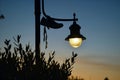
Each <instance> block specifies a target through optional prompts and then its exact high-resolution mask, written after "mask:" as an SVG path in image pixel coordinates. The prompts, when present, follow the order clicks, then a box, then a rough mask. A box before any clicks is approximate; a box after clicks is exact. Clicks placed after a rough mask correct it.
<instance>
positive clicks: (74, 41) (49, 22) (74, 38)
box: [34, 0, 86, 63]
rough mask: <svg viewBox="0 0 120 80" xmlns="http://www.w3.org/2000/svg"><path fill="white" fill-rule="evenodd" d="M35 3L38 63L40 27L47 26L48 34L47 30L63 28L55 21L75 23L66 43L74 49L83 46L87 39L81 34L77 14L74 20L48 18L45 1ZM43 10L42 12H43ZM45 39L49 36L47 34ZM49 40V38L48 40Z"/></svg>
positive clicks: (37, 58)
mask: <svg viewBox="0 0 120 80" xmlns="http://www.w3.org/2000/svg"><path fill="white" fill-rule="evenodd" d="M34 1H35V52H36V63H37V62H39V56H40V25H43V26H45V27H44V32H46V27H47V28H52V29H59V28H61V27H63V24H62V23H57V22H55V21H73V24H72V25H71V26H70V28H69V29H70V35H69V36H68V37H67V38H65V40H66V41H69V42H70V45H72V46H73V47H74V48H77V47H79V46H80V45H81V43H82V41H83V40H85V39H86V38H85V37H84V36H83V35H81V34H80V29H81V27H80V26H79V25H78V24H77V23H76V21H78V19H77V18H75V14H74V15H73V16H74V18H73V19H59V18H53V17H51V16H48V15H47V14H46V13H45V10H44V0H42V3H41V0H34ZM41 9H42V11H41ZM41 13H42V14H43V17H42V19H41ZM45 37H47V35H46V34H45ZM46 39H47V38H46Z"/></svg>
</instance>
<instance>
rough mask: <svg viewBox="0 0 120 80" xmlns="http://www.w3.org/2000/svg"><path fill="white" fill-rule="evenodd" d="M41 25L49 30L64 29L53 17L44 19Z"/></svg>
mask: <svg viewBox="0 0 120 80" xmlns="http://www.w3.org/2000/svg"><path fill="white" fill-rule="evenodd" d="M41 25H44V26H46V27H47V28H48V29H49V28H53V29H58V28H61V27H63V24H62V23H57V22H55V21H54V20H53V19H51V17H47V18H45V17H43V18H42V20H41Z"/></svg>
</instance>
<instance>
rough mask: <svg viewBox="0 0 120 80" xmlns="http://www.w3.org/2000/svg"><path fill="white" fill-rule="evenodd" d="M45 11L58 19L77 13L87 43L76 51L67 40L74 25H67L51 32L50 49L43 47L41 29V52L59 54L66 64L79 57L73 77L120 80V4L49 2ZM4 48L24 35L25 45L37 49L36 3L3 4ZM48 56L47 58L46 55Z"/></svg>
mask: <svg viewBox="0 0 120 80" xmlns="http://www.w3.org/2000/svg"><path fill="white" fill-rule="evenodd" d="M45 11H46V13H47V14H48V15H50V16H52V17H55V18H73V13H74V12H75V13H76V17H77V18H78V21H77V23H78V24H79V25H80V26H81V34H82V35H84V36H85V37H86V38H87V39H86V40H85V41H84V42H83V43H82V45H81V46H80V47H79V48H77V49H75V48H72V47H71V46H70V45H69V43H68V42H67V41H65V40H64V39H65V38H66V37H67V36H68V35H69V34H70V32H69V26H70V25H71V24H72V23H73V22H58V23H63V24H64V26H63V28H60V29H49V30H47V33H48V48H47V49H46V50H45V48H44V47H45V43H43V41H42V40H43V37H42V35H43V26H41V51H45V52H46V53H49V52H51V51H54V50H55V51H56V59H57V60H58V61H60V62H61V61H64V60H65V58H69V57H70V56H71V54H72V51H74V52H75V53H78V57H77V58H76V63H75V65H74V66H73V67H74V68H73V72H72V75H74V76H80V77H81V78H84V79H85V80H104V78H105V77H108V78H109V79H110V80H120V42H119V41H120V0H45ZM1 14H4V16H5V19H0V48H1V47H3V46H4V40H5V39H11V40H12V41H11V43H12V42H13V41H14V40H13V36H14V37H16V36H17V35H19V34H20V35H21V36H22V38H21V40H22V43H23V44H24V45H25V44H27V43H29V42H30V45H31V48H32V49H33V50H34V46H35V16H34V0H0V15H1ZM41 16H43V15H41ZM46 55H47V54H46Z"/></svg>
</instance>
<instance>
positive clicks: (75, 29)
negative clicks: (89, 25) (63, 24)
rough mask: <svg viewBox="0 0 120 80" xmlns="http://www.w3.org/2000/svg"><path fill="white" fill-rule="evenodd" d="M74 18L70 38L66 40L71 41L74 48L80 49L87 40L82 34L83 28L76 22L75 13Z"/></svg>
mask: <svg viewBox="0 0 120 80" xmlns="http://www.w3.org/2000/svg"><path fill="white" fill-rule="evenodd" d="M73 16H74V19H73V24H72V25H71V26H70V27H69V29H70V35H68V37H66V38H65V40H66V41H69V43H70V45H71V46H72V47H74V48H78V47H79V46H80V45H81V44H82V41H83V40H85V39H86V38H85V37H84V36H83V35H81V34H80V29H81V27H80V26H79V25H78V24H77V23H76V21H75V13H74V14H73Z"/></svg>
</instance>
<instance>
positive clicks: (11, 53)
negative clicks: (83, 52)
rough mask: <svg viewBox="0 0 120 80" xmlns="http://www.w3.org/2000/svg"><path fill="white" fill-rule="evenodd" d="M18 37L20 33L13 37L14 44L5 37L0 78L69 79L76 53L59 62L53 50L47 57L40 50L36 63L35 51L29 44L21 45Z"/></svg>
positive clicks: (18, 79) (0, 63)
mask: <svg viewBox="0 0 120 80" xmlns="http://www.w3.org/2000/svg"><path fill="white" fill-rule="evenodd" d="M20 38H21V36H20V35H18V36H17V38H16V39H15V38H13V39H14V44H11V42H10V40H7V39H6V40H5V41H4V43H5V47H3V49H4V50H3V49H2V48H1V49H0V80H70V79H69V76H70V75H71V72H72V65H73V64H74V63H75V58H76V56H77V54H75V53H74V52H73V53H72V57H70V58H68V59H66V60H64V62H63V63H61V64H60V63H59V62H58V61H56V60H55V59H54V58H55V51H54V52H52V53H49V57H48V59H46V58H45V53H44V52H41V53H40V56H39V62H38V63H36V57H35V51H32V49H31V48H30V45H29V44H27V45H26V46H25V47H23V44H22V43H21V42H20ZM13 46H14V47H13Z"/></svg>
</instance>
